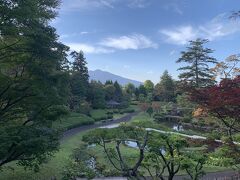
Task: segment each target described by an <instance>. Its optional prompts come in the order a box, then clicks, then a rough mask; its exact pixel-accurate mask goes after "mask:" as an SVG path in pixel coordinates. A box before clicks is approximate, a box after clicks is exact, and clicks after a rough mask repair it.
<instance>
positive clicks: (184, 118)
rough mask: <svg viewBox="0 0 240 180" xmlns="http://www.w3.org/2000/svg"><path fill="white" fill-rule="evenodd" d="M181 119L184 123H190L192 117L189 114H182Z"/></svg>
mask: <svg viewBox="0 0 240 180" xmlns="http://www.w3.org/2000/svg"><path fill="white" fill-rule="evenodd" d="M182 121H183V122H184V123H191V122H192V117H190V116H184V117H183V119H182Z"/></svg>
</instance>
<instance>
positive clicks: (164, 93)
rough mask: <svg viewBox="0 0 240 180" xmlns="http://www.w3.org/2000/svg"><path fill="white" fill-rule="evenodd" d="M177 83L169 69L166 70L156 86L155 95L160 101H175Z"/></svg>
mask: <svg viewBox="0 0 240 180" xmlns="http://www.w3.org/2000/svg"><path fill="white" fill-rule="evenodd" d="M174 91H175V83H174V80H173V79H172V77H171V75H169V73H168V71H167V70H166V71H164V73H163V75H162V76H161V80H160V83H158V84H157V85H156V86H155V91H154V96H155V97H156V96H157V99H158V100H160V101H166V102H170V101H174V95H175V93H174Z"/></svg>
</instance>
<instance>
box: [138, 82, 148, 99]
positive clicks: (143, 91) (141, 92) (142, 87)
mask: <svg viewBox="0 0 240 180" xmlns="http://www.w3.org/2000/svg"><path fill="white" fill-rule="evenodd" d="M138 90H139V94H143V95H144V96H146V95H147V91H146V88H145V87H144V85H140V86H139V88H138Z"/></svg>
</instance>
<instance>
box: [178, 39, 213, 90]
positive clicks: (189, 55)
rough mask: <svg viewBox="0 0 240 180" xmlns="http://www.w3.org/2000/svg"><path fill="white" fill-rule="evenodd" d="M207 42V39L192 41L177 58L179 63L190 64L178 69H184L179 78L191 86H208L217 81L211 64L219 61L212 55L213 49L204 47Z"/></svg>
mask: <svg viewBox="0 0 240 180" xmlns="http://www.w3.org/2000/svg"><path fill="white" fill-rule="evenodd" d="M207 42H208V40H206V39H197V40H195V41H190V46H189V47H187V51H183V52H181V54H182V56H181V57H180V58H179V59H178V60H177V63H187V64H189V65H188V66H185V67H181V68H179V69H178V70H180V71H183V72H182V73H181V74H180V75H179V78H180V79H181V80H182V81H183V82H185V83H187V84H188V85H190V86H193V87H206V86H209V85H213V84H214V83H215V81H214V74H213V72H212V71H211V68H210V67H209V65H210V64H215V63H217V60H216V59H215V58H213V57H211V56H210V54H211V53H213V50H212V49H209V48H205V47H204V44H206V43H207Z"/></svg>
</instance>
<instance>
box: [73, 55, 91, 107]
mask: <svg viewBox="0 0 240 180" xmlns="http://www.w3.org/2000/svg"><path fill="white" fill-rule="evenodd" d="M71 56H72V58H73V59H74V61H73V63H72V71H71V80H70V88H71V96H70V109H71V110H74V109H76V108H78V107H79V104H80V102H81V101H82V100H84V99H85V98H86V95H87V90H88V84H89V83H88V79H89V75H88V68H87V66H86V65H87V62H86V58H85V57H84V53H83V51H80V52H79V53H78V52H76V51H74V52H72V53H71Z"/></svg>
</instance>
